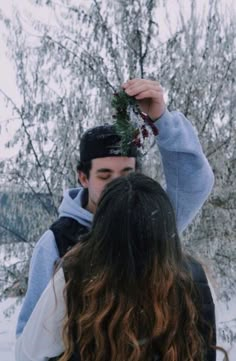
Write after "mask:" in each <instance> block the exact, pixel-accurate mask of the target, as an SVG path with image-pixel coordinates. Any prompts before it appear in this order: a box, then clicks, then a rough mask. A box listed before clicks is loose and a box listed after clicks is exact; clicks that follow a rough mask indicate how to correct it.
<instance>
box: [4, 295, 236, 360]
mask: <svg viewBox="0 0 236 361" xmlns="http://www.w3.org/2000/svg"><path fill="white" fill-rule="evenodd" d="M14 302H15V299H14V298H9V299H7V300H5V301H3V302H2V303H0V360H1V361H15V358H14V342H15V327H16V320H17V317H18V313H19V310H20V306H17V307H16V310H15V312H14V313H13V314H12V315H11V317H10V318H6V317H5V316H4V311H5V310H7V309H8V308H9V307H10V306H11V305H13V304H14ZM217 313H218V321H219V324H220V323H221V322H223V321H224V322H228V321H230V322H231V323H232V322H233V324H231V326H233V327H234V328H236V320H235V318H236V297H235V298H234V299H233V300H232V301H231V302H230V303H229V304H228V309H227V308H226V306H225V305H224V304H218V307H217ZM233 319H234V321H231V320H233ZM226 338H227V334H226ZM218 343H219V345H221V346H224V347H225V348H226V350H228V351H229V359H230V361H235V360H236V344H234V346H233V347H232V348H231V346H230V345H229V344H227V343H224V344H223V343H222V342H220V341H218ZM220 360H222V356H221V355H220V354H219V355H218V357H217V361H220Z"/></svg>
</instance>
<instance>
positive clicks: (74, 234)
mask: <svg viewBox="0 0 236 361" xmlns="http://www.w3.org/2000/svg"><path fill="white" fill-rule="evenodd" d="M50 230H51V232H53V235H54V239H55V243H56V245H57V249H58V252H59V255H60V257H63V256H64V254H65V253H66V252H67V251H68V250H69V249H70V248H72V247H73V246H74V245H75V244H77V243H78V242H79V239H80V237H81V236H82V235H84V234H85V233H87V232H88V228H87V227H85V226H84V225H82V224H81V223H80V222H79V221H77V220H75V219H73V218H70V217H60V218H59V219H58V220H56V221H55V222H54V223H53V224H52V225H51V227H50Z"/></svg>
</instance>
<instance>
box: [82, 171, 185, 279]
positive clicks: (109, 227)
mask: <svg viewBox="0 0 236 361" xmlns="http://www.w3.org/2000/svg"><path fill="white" fill-rule="evenodd" d="M86 242H89V243H90V247H91V263H92V264H97V265H98V264H99V265H100V266H101V267H102V265H104V267H106V268H108V269H109V271H110V275H111V276H112V275H113V277H114V279H115V281H116V280H118V279H122V280H126V283H127V282H128V280H129V281H131V282H132V281H134V280H135V279H136V278H138V279H140V278H143V277H144V276H145V275H146V274H147V273H150V272H151V270H152V269H153V262H154V259H155V260H156V261H157V262H158V264H159V267H160V268H166V267H167V266H168V265H172V267H173V266H175V265H176V263H179V262H180V260H181V248H180V241H179V238H178V234H177V229H176V222H175V215H174V211H173V208H172V206H171V203H170V201H169V199H168V196H167V194H166V192H165V191H164V190H163V188H162V187H161V186H160V185H159V184H158V183H157V182H155V181H154V180H152V179H151V178H149V177H147V176H145V175H142V174H139V173H132V174H130V175H128V176H126V177H120V178H118V179H116V180H114V181H113V182H111V183H110V184H108V185H107V187H106V188H105V190H104V192H103V194H102V196H101V198H100V201H99V203H98V208H97V211H96V214H95V216H94V222H93V225H92V230H91V232H90V234H89V237H88V240H86ZM126 283H125V284H126ZM125 284H124V285H125Z"/></svg>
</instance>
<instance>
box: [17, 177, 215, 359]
mask: <svg viewBox="0 0 236 361" xmlns="http://www.w3.org/2000/svg"><path fill="white" fill-rule="evenodd" d="M65 279H66V283H65ZM63 295H64V297H63ZM214 345H215V315H214V303H213V300H212V296H211V293H210V289H209V287H208V283H207V279H206V276H205V273H204V271H203V269H202V267H201V265H200V264H199V263H198V262H197V261H195V260H193V259H191V258H189V257H187V256H185V255H184V254H183V253H182V250H181V244H180V240H179V237H178V234H177V230H176V222H175V215H174V212H173V209H172V206H171V203H170V201H169V199H168V197H167V195H166V193H165V191H164V190H163V189H162V188H161V186H160V185H159V184H158V183H157V182H155V181H154V180H152V179H151V178H149V177H146V176H144V175H141V174H137V173H136V174H130V175H129V176H127V177H122V178H119V179H116V180H114V181H113V182H111V183H110V184H109V185H108V186H107V187H106V189H105V190H104V192H103V194H102V196H101V199H100V201H99V204H98V208H97V211H96V214H95V217H94V221H93V226H92V229H91V232H90V233H89V234H88V235H87V236H86V237H85V238H83V239H82V240H81V242H80V243H79V244H78V245H76V246H75V247H74V248H73V249H72V250H71V251H70V252H69V253H67V255H66V256H65V257H64V259H63V263H62V267H61V268H60V269H59V271H58V272H57V273H56V275H55V277H54V280H53V281H52V282H51V283H50V284H49V285H48V287H47V288H46V290H45V291H44V293H43V295H42V296H41V298H40V300H39V302H38V304H37V306H36V308H35V309H34V311H33V313H32V315H31V317H30V319H29V321H28V323H27V325H26V327H25V329H24V332H23V334H22V335H21V336H20V337H19V339H18V340H17V344H16V361H29V360H30V361H31V360H34V361H45V360H49V359H50V358H53V357H56V356H58V355H60V354H61V357H58V358H56V359H58V360H60V361H67V360H72V359H73V360H82V361H87V360H88V361H89V360H91V361H106V360H107V361H108V360H109V361H126V360H129V361H138V360H139V361H141V360H143V361H144V360H145V361H148V360H152V361H154V360H161V361H203V360H204V361H215V347H214Z"/></svg>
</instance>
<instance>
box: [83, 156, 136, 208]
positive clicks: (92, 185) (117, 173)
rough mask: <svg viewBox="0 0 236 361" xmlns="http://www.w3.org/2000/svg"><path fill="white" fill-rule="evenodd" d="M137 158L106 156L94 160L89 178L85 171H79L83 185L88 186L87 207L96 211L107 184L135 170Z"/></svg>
mask: <svg viewBox="0 0 236 361" xmlns="http://www.w3.org/2000/svg"><path fill="white" fill-rule="evenodd" d="M135 163H136V160H135V158H131V157H105V158H97V159H93V160H92V167H91V170H90V176H89V179H88V178H87V177H86V175H85V174H84V173H83V172H80V173H79V178H80V182H81V184H82V186H83V187H84V188H88V204H87V207H86V208H87V209H88V210H89V211H90V212H92V213H94V212H95V210H96V206H97V202H98V199H99V197H100V195H101V193H102V191H103V189H104V187H105V185H106V184H108V183H109V182H111V181H112V180H113V179H115V178H118V177H121V176H125V175H128V174H129V173H131V172H134V171H135Z"/></svg>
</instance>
